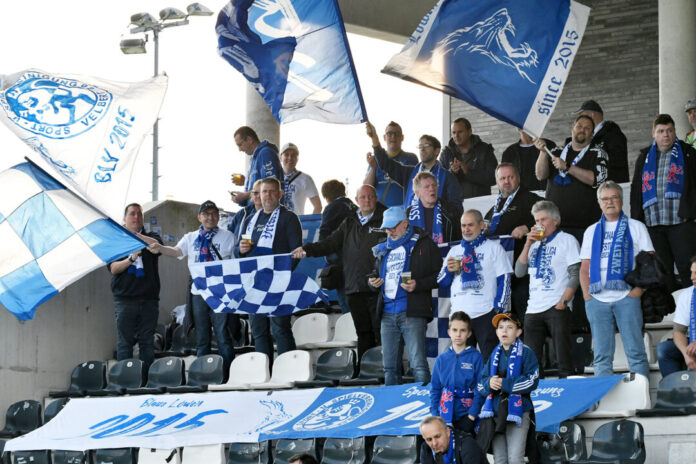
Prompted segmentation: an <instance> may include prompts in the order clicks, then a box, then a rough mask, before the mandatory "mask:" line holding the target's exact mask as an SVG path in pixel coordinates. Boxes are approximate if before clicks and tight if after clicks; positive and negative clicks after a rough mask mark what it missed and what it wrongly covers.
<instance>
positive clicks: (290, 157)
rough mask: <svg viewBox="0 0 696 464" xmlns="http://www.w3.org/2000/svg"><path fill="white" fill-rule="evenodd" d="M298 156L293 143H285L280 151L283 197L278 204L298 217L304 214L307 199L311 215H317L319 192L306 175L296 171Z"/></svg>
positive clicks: (319, 203) (318, 211)
mask: <svg viewBox="0 0 696 464" xmlns="http://www.w3.org/2000/svg"><path fill="white" fill-rule="evenodd" d="M299 156H300V150H299V149H298V148H297V145H295V144H294V143H286V144H285V145H283V148H282V149H281V150H280V164H281V165H282V166H283V179H281V180H282V190H283V196H282V197H281V199H280V204H281V205H283V206H285V207H286V208H287V209H289V210H290V211H292V212H293V213H295V214H298V215H300V214H305V204H306V203H307V200H308V199H309V202H310V203H311V204H312V212H311V214H319V213H321V199H320V198H319V191H318V190H317V186H316V185H314V180H312V178H311V177H310V176H309V175H308V174H306V173H304V172H302V171H298V170H297V168H296V166H297V159H298V158H299Z"/></svg>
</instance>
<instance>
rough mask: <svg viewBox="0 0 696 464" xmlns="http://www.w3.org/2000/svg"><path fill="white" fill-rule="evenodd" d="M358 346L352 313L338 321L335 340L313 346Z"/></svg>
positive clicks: (321, 347)
mask: <svg viewBox="0 0 696 464" xmlns="http://www.w3.org/2000/svg"><path fill="white" fill-rule="evenodd" d="M357 344H358V334H357V333H356V332H355V324H353V316H351V315H350V313H346V314H343V315H341V317H339V318H338V319H337V320H336V325H335V327H334V335H333V338H332V339H331V340H329V341H327V342H323V343H316V344H313V345H312V348H319V349H323V348H341V347H350V348H352V347H355V346H357Z"/></svg>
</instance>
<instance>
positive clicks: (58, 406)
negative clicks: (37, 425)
mask: <svg viewBox="0 0 696 464" xmlns="http://www.w3.org/2000/svg"><path fill="white" fill-rule="evenodd" d="M68 401H70V398H59V399H57V400H55V401H53V402H51V403H49V405H48V406H46V410H45V411H44V424H45V423H47V422H48V421H50V420H51V419H53V418H54V417H56V415H57V414H58V413H59V412H60V411H61V410H62V409H63V408H64V407H65V405H66V404H68Z"/></svg>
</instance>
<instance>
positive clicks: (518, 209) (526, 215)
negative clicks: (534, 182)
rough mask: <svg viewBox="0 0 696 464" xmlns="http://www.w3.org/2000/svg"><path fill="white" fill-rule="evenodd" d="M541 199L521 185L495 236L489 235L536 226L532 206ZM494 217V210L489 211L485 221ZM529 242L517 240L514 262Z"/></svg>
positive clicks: (502, 202)
mask: <svg viewBox="0 0 696 464" xmlns="http://www.w3.org/2000/svg"><path fill="white" fill-rule="evenodd" d="M541 200H543V198H541V197H540V196H539V195H537V194H536V193H532V192H530V191H529V190H527V188H525V187H524V186H522V185H520V189H519V190H518V191H517V195H515V198H513V199H512V202H510V206H508V208H507V209H506V210H505V212H504V213H503V215H502V216H501V217H500V222H499V223H498V227H497V228H496V229H495V232H493V234H489V235H507V234H510V233H511V232H512V230H513V229H514V228H515V227H517V226H521V225H525V226H527V227H529V228H530V229H531V228H532V226H533V225H534V223H535V222H534V216H532V206H534V203H536V202H537V201H541ZM500 202H501V205H500V207H501V208H502V207H503V205H504V204H505V199H501V200H500ZM492 217H493V208H492V207H491V209H489V210H488V212H487V213H486V217H485V219H488V220H490V219H491V218H492ZM526 241H527V239H526V238H523V239H520V240H515V256H514V260H515V261H516V260H517V257H518V256H519V255H520V252H521V251H522V249H523V248H524V243H525V242H526Z"/></svg>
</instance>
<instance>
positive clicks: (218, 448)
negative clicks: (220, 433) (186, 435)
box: [181, 444, 225, 464]
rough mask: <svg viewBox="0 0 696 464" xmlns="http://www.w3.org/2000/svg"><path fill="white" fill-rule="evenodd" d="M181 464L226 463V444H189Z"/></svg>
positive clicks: (182, 456) (182, 455)
mask: <svg viewBox="0 0 696 464" xmlns="http://www.w3.org/2000/svg"><path fill="white" fill-rule="evenodd" d="M181 464H225V445H223V444H217V445H202V446H187V447H185V448H184V451H183V453H181Z"/></svg>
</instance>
